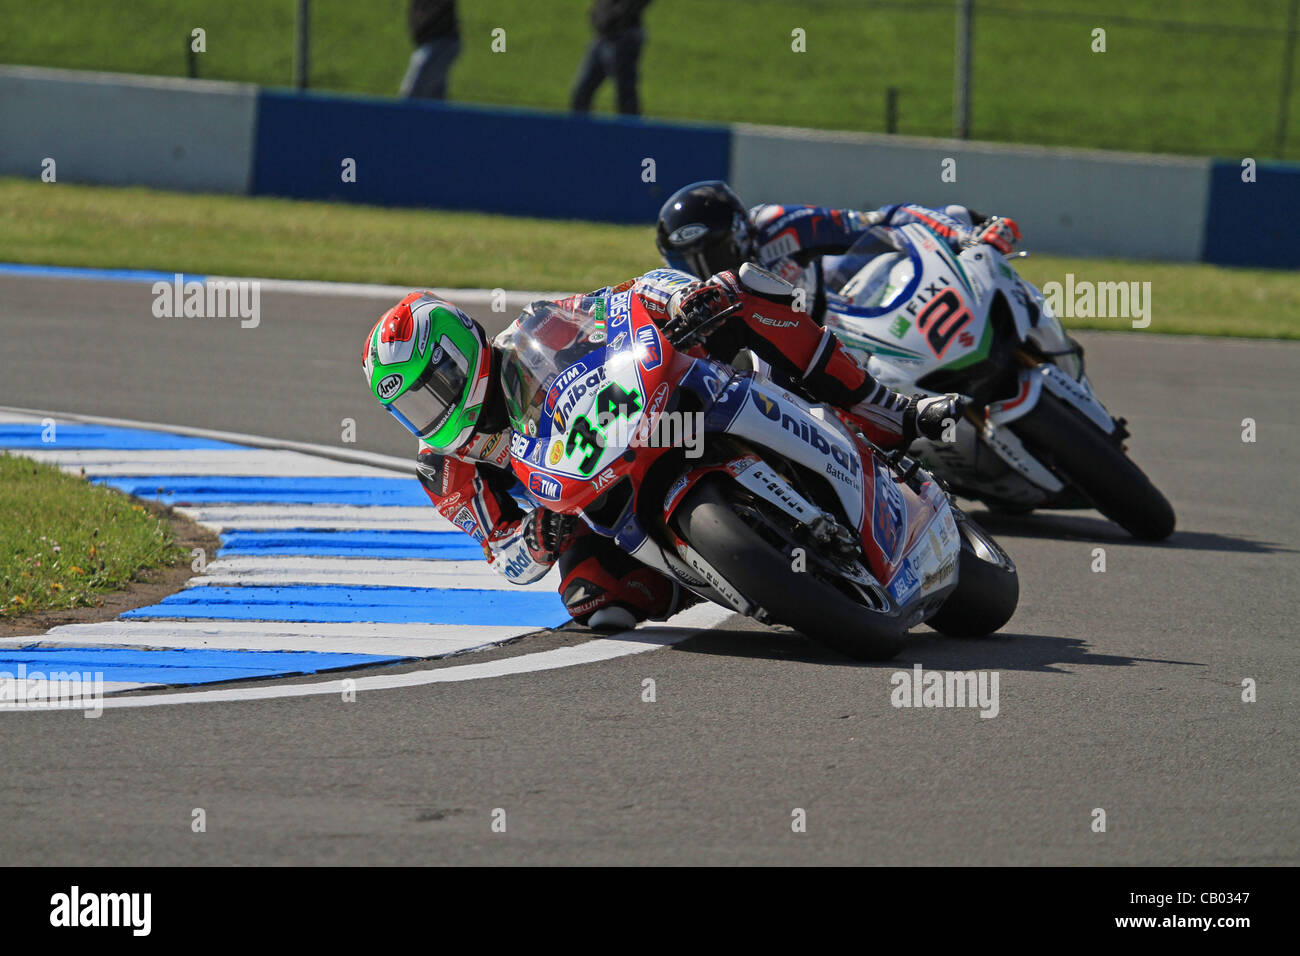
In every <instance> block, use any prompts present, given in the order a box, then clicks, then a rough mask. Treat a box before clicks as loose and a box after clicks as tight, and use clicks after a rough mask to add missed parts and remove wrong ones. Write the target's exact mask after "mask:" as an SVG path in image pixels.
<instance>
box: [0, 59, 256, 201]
mask: <svg viewBox="0 0 1300 956" xmlns="http://www.w3.org/2000/svg"><path fill="white" fill-rule="evenodd" d="M256 116H257V88H256V87H255V86H250V85H245V84H238V83H214V82H207V81H204V80H183V79H169V78H165V77H144V76H123V75H120V74H96V73H83V72H74V71H70V70H46V69H37V68H35V67H0V175H11V176H25V177H29V178H32V177H39V176H40V175H41V169H42V163H43V162H44V161H45V160H46V159H47V158H49V159H53V160H54V161H55V163H56V166H55V171H56V175H57V177H58V179H59V180H65V179H66V181H68V182H83V183H85V182H88V183H109V184H113V185H139V186H154V187H158V188H162V189H184V190H198V191H203V192H222V193H246V192H248V189H249V176H250V171H251V167H252V153H253V134H254V126H255V122H256Z"/></svg>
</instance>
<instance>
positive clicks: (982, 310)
mask: <svg viewBox="0 0 1300 956" xmlns="http://www.w3.org/2000/svg"><path fill="white" fill-rule="evenodd" d="M826 300H827V307H826V315H825V324H826V325H827V327H829V328H831V329H833V330H834V332H835V334H836V337H837V338H839V340H840V341H841V342H842V343H843V344H844V345H845V346H846V347H847V348H849V349H850V350H852V351H853V352H854V353H855V356H856V357H857V358H858V360H859V361H861V362H863V363H864V364H866V365H867V367H868V369H869V370H870V371H871V373H872V375H874V376H875V377H876V378H877V379H878V380H879V381H881V382H883V383H885V384H886V385H889V386H890V387H891V388H895V389H898V390H900V391H902V392H905V393H913V394H919V393H925V394H943V393H946V392H957V393H959V394H962V395H964V396H967V397H968V398H969V399H970V405H969V407H968V409H967V412H966V416H965V417H964V418H963V419H962V420H961V421H960V422H956V423H954V427H953V428H952V429H950V430H949V432H948V433H945V435H944V439H945V440H940V441H929V440H926V439H918V440H917V441H916V443H915V444H914V445H913V446H912V454H913V455H915V456H916V457H918V458H921V459H923V460H925V461H926V462H927V463H928V464H929V466H930V467H931V468H932V469H933V471H934V473H935V474H936V475H938V476H939V477H941V478H942V479H943V480H944V481H946V482H947V483H948V485H949V486H950V487H951V489H952V490H953V491H954V492H956V493H957V494H960V495H962V496H964V497H968V498H973V499H975V500H978V501H982V502H984V503H985V504H987V505H988V506H989V507H990V508H992V509H994V510H998V511H1011V512H1024V511H1029V510H1032V509H1034V508H1085V507H1088V506H1090V505H1091V506H1095V507H1096V508H1097V510H1098V511H1100V512H1101V513H1102V514H1104V515H1106V517H1108V518H1110V519H1111V520H1113V521H1115V522H1116V523H1117V524H1119V525H1120V526H1121V527H1123V528H1124V529H1125V530H1127V531H1128V532H1129V533H1130V534H1132V535H1133V536H1134V537H1137V538H1143V539H1146V540H1152V541H1155V540H1160V539H1163V538H1166V537H1168V536H1169V534H1170V533H1172V532H1173V530H1174V511H1173V508H1172V507H1171V506H1170V504H1169V502H1168V501H1167V500H1166V499H1165V497H1164V495H1162V494H1161V493H1160V491H1159V490H1158V489H1157V488H1156V487H1155V486H1154V485H1153V484H1152V483H1151V481H1150V479H1149V478H1147V476H1146V475H1145V474H1143V472H1142V470H1141V469H1139V468H1138V467H1137V465H1135V464H1134V463H1133V462H1132V461H1131V460H1129V458H1128V456H1127V454H1126V453H1125V447H1124V439H1125V438H1127V437H1128V434H1129V433H1128V431H1127V430H1126V428H1125V421H1124V419H1122V418H1114V417H1112V416H1111V414H1110V413H1109V412H1108V411H1107V410H1106V408H1105V407H1104V406H1103V405H1102V404H1101V402H1099V401H1098V400H1097V398H1096V396H1095V395H1094V394H1093V391H1092V386H1091V384H1090V383H1089V381H1088V377H1087V375H1085V374H1084V368H1083V348H1082V347H1081V346H1080V345H1079V344H1078V343H1077V342H1075V341H1074V340H1073V339H1071V338H1070V337H1069V336H1068V335H1067V334H1066V332H1065V329H1064V328H1063V327H1062V326H1061V323H1060V321H1059V320H1058V319H1057V317H1056V316H1055V315H1053V314H1052V311H1051V308H1050V307H1049V306H1048V304H1047V302H1046V301H1045V300H1044V297H1043V294H1042V293H1041V292H1040V291H1039V290H1038V289H1037V288H1035V287H1034V286H1033V285H1032V284H1031V283H1029V282H1026V281H1025V280H1024V279H1022V278H1021V277H1020V276H1019V275H1018V274H1017V273H1016V271H1015V270H1014V269H1013V268H1012V267H1011V265H1010V264H1009V263H1008V261H1007V258H1006V257H1004V256H1003V255H1002V254H1001V253H1000V252H998V250H996V249H995V248H993V247H992V246H990V245H987V244H983V243H981V244H978V245H974V246H971V247H969V248H967V249H964V250H962V252H961V253H960V254H954V253H953V252H952V250H951V249H950V247H949V246H948V243H947V242H946V241H945V240H943V239H942V238H940V237H939V236H937V235H935V234H934V233H933V232H931V231H930V230H929V229H927V228H926V227H925V226H923V225H920V224H909V225H905V226H901V227H895V228H890V229H884V228H879V227H877V228H874V229H871V230H869V231H868V232H867V233H866V234H865V235H864V236H863V237H862V238H861V239H859V240H858V242H857V243H856V244H855V245H854V246H853V247H852V248H851V249H850V250H849V251H848V252H847V253H846V254H845V255H844V256H842V257H840V258H839V260H838V262H836V263H835V264H834V265H833V267H832V268H831V269H830V270H828V274H827V279H826Z"/></svg>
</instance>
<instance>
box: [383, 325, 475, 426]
mask: <svg viewBox="0 0 1300 956" xmlns="http://www.w3.org/2000/svg"><path fill="white" fill-rule="evenodd" d="M468 365H469V363H468V362H467V361H466V359H465V356H464V355H462V354H461V352H460V349H458V348H456V346H455V345H453V344H452V342H451V340H450V339H448V338H446V337H444V338H443V339H442V341H441V342H439V343H438V347H437V348H435V349H434V352H433V361H431V362H430V363H429V364H428V365H427V366H426V367H425V369H424V371H423V372H421V373H420V377H419V378H417V379H416V380H415V381H414V382H413V383H412V384H411V387H410V388H408V389H406V391H404V392H402V394H400V395H398V396H397V397H396V398H395V399H393V400H392V402H391V403H389V406H388V410H389V411H391V412H392V413H393V415H394V416H395V417H396V418H397V419H398V420H399V421H400V422H401V423H402V424H403V425H405V426H406V427H407V428H408V429H409V430H410V431H411V432H413V433H414V434H415V435H417V436H418V437H420V438H429V437H430V436H431V435H433V434H435V433H436V432H437V431H438V429H440V428H442V426H443V425H445V424H446V423H447V419H448V418H450V417H451V414H452V412H454V411H455V410H456V408H457V407H458V406H459V405H460V403H461V400H462V399H463V398H464V397H465V388H466V384H467V383H468V381H469V378H468Z"/></svg>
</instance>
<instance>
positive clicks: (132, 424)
mask: <svg viewBox="0 0 1300 956" xmlns="http://www.w3.org/2000/svg"><path fill="white" fill-rule="evenodd" d="M46 418H53V419H55V420H56V421H67V422H74V423H77V424H84V425H109V426H112V427H114V428H139V429H142V430H143V431H150V432H165V433H167V434H169V435H185V436H186V437H188V438H208V439H211V440H212V441H225V442H230V443H231V444H234V445H248V446H251V447H253V448H279V449H287V450H289V451H301V452H305V453H307V454H309V455H319V456H321V457H322V458H332V459H334V460H336V461H352V462H361V463H362V464H367V465H377V466H379V467H381V468H392V469H394V470H396V471H400V472H404V473H406V474H414V473H415V455H414V453H412V455H411V457H410V458H399V457H397V456H396V455H381V454H379V453H378V452H373V451H362V450H361V449H359V448H343V447H341V446H338V445H316V444H313V443H311V442H303V441H290V440H288V439H284V438H267V437H266V436H265V435H249V434H247V433H246V432H226V431H217V430H216V429H212V428H191V427H189V426H188V425H164V424H161V423H159V422H142V421H139V420H137V419H133V418H106V417H105V416H103V415H82V414H80V413H78V412H55V411H46V410H45V409H39V408H17V407H15V406H12V405H0V421H4V422H11V421H12V422H21V423H27V424H33V423H37V424H38V423H40V422H42V421H44V420H45V419H46Z"/></svg>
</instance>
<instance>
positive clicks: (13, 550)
mask: <svg viewBox="0 0 1300 956" xmlns="http://www.w3.org/2000/svg"><path fill="white" fill-rule="evenodd" d="M184 555H185V552H184V551H183V550H182V549H181V548H180V547H179V546H178V545H177V544H176V542H175V536H174V535H173V532H172V528H171V524H170V523H169V522H168V520H167V519H166V517H165V515H160V514H158V513H156V512H155V511H153V510H150V509H149V508H147V507H146V506H145V505H143V504H140V503H139V502H136V501H133V500H132V499H131V498H129V497H127V496H126V495H123V494H122V493H120V492H118V491H114V490H113V489H111V488H105V487H102V486H99V485H92V484H89V483H88V482H86V481H85V480H83V479H81V478H77V477H75V476H73V475H69V474H66V473H64V472H62V471H60V470H59V469H58V468H56V467H54V466H53V465H46V464H42V463H40V462H36V461H33V460H32V459H30V458H24V457H21V456H18V455H9V454H0V583H2V586H3V590H2V591H0V619H6V620H7V619H11V618H16V617H19V616H20V615H26V614H31V613H35V612H42V611H51V610H61V609H66V608H77V607H94V606H96V605H97V604H99V603H100V602H101V601H102V598H103V596H104V595H105V594H107V593H109V592H113V591H117V590H119V589H121V588H123V587H124V586H126V585H127V584H128V583H130V582H132V581H135V580H139V579H140V577H141V574H142V572H144V571H146V570H147V569H153V568H165V567H169V566H171V565H175V564H176V563H177V562H179V561H180V560H181V558H182V557H183V556H184Z"/></svg>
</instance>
